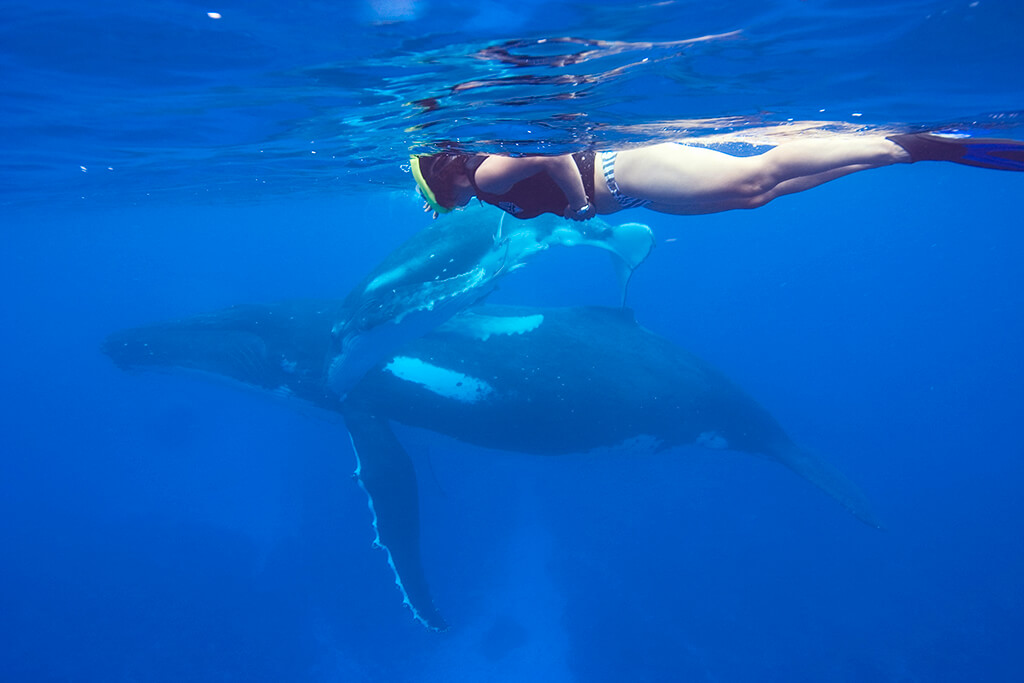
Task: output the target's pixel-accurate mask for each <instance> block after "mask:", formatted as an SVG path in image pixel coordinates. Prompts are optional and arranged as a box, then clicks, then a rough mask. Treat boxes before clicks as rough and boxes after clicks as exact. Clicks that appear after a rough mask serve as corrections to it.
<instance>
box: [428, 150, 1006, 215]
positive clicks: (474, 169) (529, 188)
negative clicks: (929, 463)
mask: <svg viewBox="0 0 1024 683" xmlns="http://www.w3.org/2000/svg"><path fill="white" fill-rule="evenodd" d="M917 161H951V162H953V163H958V164H966V165H969V166H979V167H982V168H992V169H998V170H1005V171H1024V142H1020V141H1016V140H1003V139H992V138H970V137H963V136H954V135H944V134H936V133H907V134H901V135H890V136H888V137H881V136H876V137H864V136H860V137H857V136H837V137H833V138H828V139H823V138H814V139H806V140H794V141H789V142H784V143H781V144H779V145H778V146H776V147H773V148H772V149H770V150H768V151H767V152H764V153H762V154H758V155H756V156H742V157H740V156H732V155H729V154H725V153H723V152H718V151H715V150H713V149H708V148H705V147H695V146H689V145H685V144H680V143H663V144H657V145H652V146H649V147H640V148H636V149H630V150H624V151H619V152H597V153H595V152H579V153H576V154H572V155H568V154H567V155H563V156H526V157H506V156H496V155H466V154H450V153H440V154H433V155H430V156H418V157H413V158H412V172H413V176H414V177H415V178H416V182H417V184H418V185H419V188H420V192H421V193H422V194H423V197H424V198H425V199H426V200H427V210H428V211H429V210H433V211H434V212H435V215H436V214H438V213H447V212H449V211H451V210H452V209H455V208H457V207H460V206H465V205H466V204H467V203H469V200H470V199H472V198H473V197H474V196H475V197H477V198H478V199H480V200H481V201H484V202H487V203H488V204H493V205H495V206H497V207H498V208H500V209H502V210H504V211H507V212H508V213H510V214H512V215H513V216H515V217H516V218H524V219H525V218H533V217H535V216H538V215H540V214H543V213H553V214H556V215H560V216H564V217H566V218H571V219H573V220H578V221H582V220H587V219H589V218H591V217H593V216H594V215H596V214H602V215H604V214H611V213H615V212H617V211H621V210H622V209H630V208H638V207H643V208H647V209H651V210H652V211H658V212H660V213H668V214H678V215H697V214H705V213H717V212H720V211H730V210H732V209H753V208H757V207H759V206H764V205H765V204H767V203H768V202H770V201H771V200H773V199H775V198H776V197H781V196H783V195H787V194H793V193H796V192H802V191H804V190H809V189H810V188H812V187H817V186H818V185H821V184H823V183H827V182H828V181H830V180H835V179H836V178H840V177H842V176H845V175H848V174H850V173H855V172H857V171H864V170H868V169H872V168H880V167H882V166H889V165H891V164H900V163H914V162H917Z"/></svg>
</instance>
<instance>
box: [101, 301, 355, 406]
mask: <svg viewBox="0 0 1024 683" xmlns="http://www.w3.org/2000/svg"><path fill="white" fill-rule="evenodd" d="M337 310H338V304H337V302H321V301H292V302H282V303H278V304H271V305H240V306H232V307H231V308H228V309H224V310H221V311H216V312H213V313H206V314H203V315H197V316H192V317H189V318H182V319H180V320H172V321H170V322H165V323H159V324H156V325H149V326H144V327H136V328H132V329H128V330H122V331H120V332H115V333H114V334H111V335H110V336H109V337H107V339H106V340H105V341H104V344H103V351H104V353H106V354H107V355H108V356H110V358H111V359H112V360H113V361H114V362H115V363H116V364H117V365H118V366H119V367H121V368H122V369H125V370H133V369H138V370H188V371H196V372H202V373H206V374H210V375H215V376H218V377H222V378H227V379H231V380H235V381H237V382H240V383H242V384H245V385H247V386H251V387H254V388H258V389H264V390H268V391H274V392H284V393H288V394H289V395H294V396H296V397H298V398H302V399H306V400H309V401H313V402H315V403H318V404H323V403H325V402H326V403H329V402H330V401H331V400H333V399H330V397H329V395H328V392H327V391H326V389H325V376H324V359H325V357H326V356H327V353H328V347H329V345H330V339H331V336H330V331H331V322H332V321H333V320H335V319H336V317H337Z"/></svg>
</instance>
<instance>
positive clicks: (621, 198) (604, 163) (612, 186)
mask: <svg viewBox="0 0 1024 683" xmlns="http://www.w3.org/2000/svg"><path fill="white" fill-rule="evenodd" d="M617 156H618V152H599V153H598V158H599V159H600V160H601V172H602V173H604V181H605V183H607V184H608V191H609V192H611V193H612V196H613V197H615V201H617V202H618V203H619V206H621V207H622V208H624V209H636V208H640V207H642V206H647V205H648V204H650V203H651V200H650V199H638V198H636V197H630V196H629V195H626V194H623V193H622V190H620V189H619V184H618V183H617V182H615V157H617Z"/></svg>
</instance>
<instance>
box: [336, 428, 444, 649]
mask: <svg viewBox="0 0 1024 683" xmlns="http://www.w3.org/2000/svg"><path fill="white" fill-rule="evenodd" d="M345 424H346V426H347V427H348V432H349V436H350V438H351V439H352V448H353V450H354V451H355V454H356V462H357V465H356V478H357V479H358V480H359V485H360V486H361V487H362V488H363V490H364V491H366V495H367V496H368V498H369V506H370V512H371V514H372V515H373V528H374V531H375V532H376V534H377V536H376V538H375V539H374V544H375V545H376V546H377V547H380V548H382V549H383V550H384V552H385V553H386V554H387V559H388V564H389V565H391V569H392V570H394V572H395V584H396V585H397V586H398V588H399V590H400V591H401V592H402V599H403V602H405V604H406V605H407V606H408V607H409V609H411V610H412V614H413V617H415V618H416V619H417V620H418V621H420V622H421V623H422V624H423V625H424V626H426V627H427V628H430V629H433V630H435V631H443V630H445V629H447V628H448V625H447V624H446V623H445V621H444V618H442V617H441V614H440V613H439V612H438V611H437V608H436V607H434V601H433V599H432V598H431V596H430V588H429V587H428V586H427V580H426V577H425V576H424V573H423V564H422V562H421V560H420V508H419V493H418V490H417V486H416V470H415V469H414V468H413V464H412V460H411V459H410V458H409V455H408V453H406V452H405V449H404V448H402V444H400V443H399V442H398V439H397V438H396V437H395V435H394V433H393V432H392V431H391V427H390V426H389V425H388V423H387V420H385V419H382V418H377V417H373V416H370V415H366V414H363V413H346V415H345Z"/></svg>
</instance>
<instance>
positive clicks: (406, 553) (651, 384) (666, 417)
mask: <svg viewBox="0 0 1024 683" xmlns="http://www.w3.org/2000/svg"><path fill="white" fill-rule="evenodd" d="M342 306H343V304H342V303H340V302H337V301H288V302H281V303H276V304H270V305H241V306H235V307H232V308H229V309H226V310H223V311H218V312H214V313H209V314H205V315H199V316H195V317H191V318H185V319H182V320H176V321H171V322H166V323H161V324H156V325H151V326H147V327H139V328H135V329H129V330H125V331H122V332H117V333H115V334H112V335H110V336H109V337H108V338H107V340H106V342H105V345H104V351H105V352H106V353H107V355H109V356H110V357H111V358H112V359H113V360H114V362H115V363H116V364H117V365H118V366H120V367H121V368H124V369H189V370H200V371H204V372H207V373H211V374H214V375H219V376H223V377H228V378H231V379H233V380H236V381H238V382H241V383H244V384H246V385H249V386H252V387H258V388H262V389H265V390H267V391H269V392H273V393H274V394H276V395H279V396H287V397H291V398H294V399H296V400H297V401H302V402H306V403H311V404H313V405H316V406H318V407H320V408H324V409H327V410H331V411H337V412H340V413H342V414H343V415H344V419H345V424H346V426H347V428H348V431H349V436H350V438H351V442H352V445H353V448H354V450H355V453H356V457H357V470H356V474H357V475H358V476H357V478H358V481H359V483H360V485H361V486H362V487H363V488H364V489H365V491H366V493H367V495H368V496H369V502H370V508H371V513H372V518H373V524H374V528H375V529H376V532H377V539H376V540H377V543H378V544H379V545H380V546H381V547H382V548H384V549H385V551H386V554H387V559H388V563H389V564H390V566H391V567H392V569H393V570H394V572H395V578H396V583H397V584H398V586H399V587H400V589H401V591H402V596H403V599H404V601H405V603H406V604H407V605H408V606H409V607H410V608H411V609H412V611H413V615H414V616H415V617H416V618H417V619H418V620H420V621H421V622H422V623H423V624H424V625H426V626H427V627H429V628H432V629H438V630H440V629H444V628H446V624H445V622H444V619H443V617H442V616H441V614H440V612H439V611H438V610H437V608H436V607H435V605H434V602H433V599H432V597H431V594H430V590H429V587H428V585H427V581H426V578H425V574H424V570H423V567H422V563H421V561H420V545H419V543H420V541H419V502H418V493H417V485H416V474H415V470H414V467H413V464H412V461H411V459H410V458H409V456H408V454H407V453H406V452H405V450H404V449H403V447H402V444H401V443H400V442H399V440H398V439H397V438H396V436H395V435H394V433H393V432H392V429H391V426H390V422H391V421H395V422H399V423H403V424H407V425H412V426H416V427H422V428H426V429H429V430H433V431H436V432H439V433H442V434H446V435H449V436H451V437H454V438H456V439H458V440H461V441H464V442H467V443H471V444H477V445H480V446H485V447H488V448H496V449H503V450H507V451H517V452H522V453H536V454H541V455H557V454H568V453H585V452H588V451H592V450H595V449H603V450H604V452H607V450H608V448H609V447H612V448H614V447H615V446H617V445H620V444H623V443H624V442H628V441H631V440H634V439H638V438H642V439H644V440H645V441H648V442H651V443H653V444H655V447H656V449H667V448H671V447H673V446H678V445H685V444H696V445H700V446H705V447H709V448H719V449H730V450H735V451H742V452H747V453H753V454H758V455H761V456H766V457H768V458H771V459H772V460H775V461H776V462H778V463H779V464H781V465H784V466H785V467H788V468H789V469H791V470H792V471H794V472H795V473H796V474H798V475H800V476H801V477H803V478H805V479H807V480H808V481H810V482H811V483H813V484H815V485H816V486H818V487H819V488H820V489H822V490H823V491H825V492H826V493H827V494H829V495H831V496H832V497H833V498H835V499H836V500H838V501H839V502H840V503H841V504H843V505H844V506H845V507H846V508H847V509H848V510H849V511H850V512H852V513H853V514H854V515H855V516H857V517H858V518H859V519H861V520H862V521H864V522H865V523H867V524H869V525H871V526H877V523H876V521H875V519H874V517H873V516H872V514H871V511H870V509H869V506H868V503H867V501H866V499H865V497H864V496H863V494H861V493H860V491H859V490H858V489H857V488H856V487H855V486H854V485H853V484H851V483H850V482H849V481H848V480H847V479H846V478H845V477H844V476H843V475H842V474H841V473H840V472H838V471H837V470H836V469H835V468H833V467H832V466H830V465H829V464H828V463H826V462H824V461H822V460H820V459H818V458H816V457H814V456H813V455H812V454H810V453H808V452H806V451H804V450H803V449H801V448H799V447H798V446H797V445H796V444H794V442H793V441H792V440H791V439H790V438H789V437H788V436H787V435H786V433H785V432H784V431H783V429H782V427H781V426H780V425H779V424H778V423H777V422H776V421H775V419H774V418H772V416H771V415H770V414H769V413H768V412H767V411H766V410H765V409H764V408H762V407H761V406H760V405H759V404H758V403H757V402H756V401H755V400H754V399H752V398H751V397H750V396H748V395H747V394H746V393H745V392H744V391H743V390H741V389H740V388H739V387H737V386H736V385H735V384H733V383H732V382H731V381H729V380H728V379H727V378H726V377H725V376H724V375H723V374H722V373H720V372H719V371H717V370H715V369H714V368H712V367H711V366H709V365H708V364H707V363H705V362H703V361H702V360H700V359H699V358H697V357H695V356H694V355H692V354H690V353H688V352H687V351H685V350H683V349H682V348H680V347H679V346H677V345H675V344H673V343H672V342H670V341H668V340H667V339H665V338H663V337H660V336H658V335H656V334H654V333H652V332H649V331H647V330H645V329H644V328H643V327H641V326H640V325H638V324H637V323H636V321H635V320H634V319H633V316H632V313H631V312H630V311H628V310H625V309H611V308H599V307H582V308H557V309H544V308H531V307H514V306H513V307H508V306H490V305H478V306H474V307H471V308H469V309H467V310H465V311H463V312H461V313H459V314H458V315H456V316H454V317H452V318H451V319H450V320H448V321H447V322H446V323H444V324H442V325H441V326H439V327H437V328H436V329H434V330H433V331H432V332H430V333H429V334H426V335H425V336H422V337H419V338H417V339H414V340H411V341H407V342H406V343H405V344H404V345H403V346H402V347H401V348H400V349H399V350H398V351H397V352H395V353H394V354H392V355H391V356H390V357H389V358H387V359H385V361H384V362H382V363H380V364H379V365H377V366H376V367H374V368H373V369H372V370H370V371H369V372H368V373H367V374H366V375H365V376H364V377H363V378H362V379H361V380H360V381H359V382H358V383H357V384H356V385H355V386H354V387H352V389H351V390H350V391H349V392H348V393H347V396H346V398H345V399H344V400H342V399H340V398H339V397H338V395H337V394H336V393H335V392H334V391H333V390H332V389H331V388H330V387H329V380H328V373H327V370H326V368H327V363H326V362H325V359H327V358H329V357H330V355H331V353H332V350H331V349H332V338H331V328H332V325H333V324H334V323H333V321H334V320H336V319H337V315H338V311H339V309H340V308H341V307H342Z"/></svg>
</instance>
